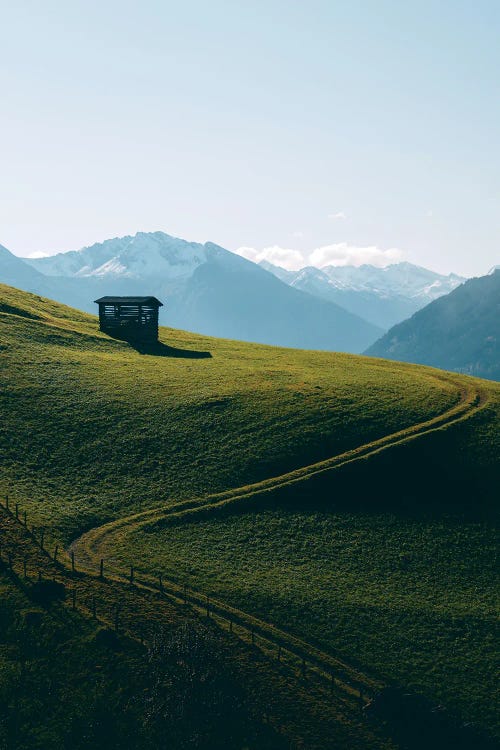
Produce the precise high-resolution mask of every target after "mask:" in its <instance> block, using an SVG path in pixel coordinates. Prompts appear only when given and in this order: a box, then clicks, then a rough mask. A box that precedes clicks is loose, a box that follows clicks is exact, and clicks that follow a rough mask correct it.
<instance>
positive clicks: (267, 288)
mask: <svg viewBox="0 0 500 750" xmlns="http://www.w3.org/2000/svg"><path fill="white" fill-rule="evenodd" d="M16 260H17V261H18V262H19V263H20V264H21V265H22V266H25V267H27V268H29V269H30V270H31V271H32V272H33V273H36V272H38V274H39V276H40V277H41V278H42V279H45V282H46V284H47V286H48V287H49V288H50V289H51V290H52V291H51V293H49V294H47V296H52V297H53V298H54V299H57V300H60V301H64V302H66V303H68V296H70V297H71V299H70V301H69V303H70V304H73V305H75V306H78V307H80V308H81V309H84V310H87V311H88V312H94V313H95V312H96V307H95V304H94V303H93V300H95V299H96V298H97V297H101V296H103V295H105V294H111V295H143V294H144V295H151V294H152V295H154V296H156V297H158V298H159V299H160V300H162V302H164V303H165V307H163V308H162V310H161V323H162V324H163V325H170V326H173V327H177V328H185V329H188V330H192V331H197V332H199V333H204V334H208V335H213V336H220V337H225V338H235V339H241V340H244V341H256V342H260V343H265V344H275V345H281V346H292V347H298V348H306V349H326V350H338V351H349V352H360V351H363V349H365V348H366V347H367V346H369V345H370V344H371V343H373V342H374V341H375V340H376V339H377V338H378V337H379V336H380V335H381V333H383V330H382V329H381V328H379V327H378V326H376V325H374V324H373V323H371V322H368V321H366V320H363V319H362V318H360V317H359V316H357V315H355V314H352V313H350V312H348V311H347V310H345V309H344V308H343V307H340V306H339V305H337V304H335V303H334V302H333V301H327V300H323V299H318V297H317V296H313V295H310V294H307V293H305V292H303V291H301V290H299V289H294V288H293V287H291V286H289V285H288V284H285V283H283V282H282V281H280V280H279V279H277V278H276V277H275V276H274V275H273V274H270V273H268V272H267V271H265V270H264V269H262V268H260V267H259V266H258V265H256V264H255V263H252V262H251V261H248V260H246V259H245V258H242V257H241V256H239V255H236V254H234V253H231V252H229V251H228V250H225V249H224V248H222V247H219V246H218V245H215V244H213V243H210V242H206V243H205V244H200V243H196V242H186V241H185V240H182V239H178V238H176V237H171V236H169V235H167V234H165V233H163V232H152V233H145V232H139V233H137V234H136V235H135V236H134V237H121V238H115V239H112V240H106V241H105V242H102V243H97V244H95V245H92V246H90V247H85V248H83V249H82V250H77V251H72V252H68V253H59V254H57V255H54V256H49V257H43V258H30V259H24V260H25V261H26V262H24V261H21V259H19V258H18V259H16ZM27 264H29V266H28V265H27ZM35 269H36V270H35ZM20 275H22V274H20ZM0 281H2V277H1V274H0ZM9 283H11V284H13V285H14V286H16V283H15V281H14V280H12V279H11V280H10V281H9ZM17 286H20V288H25V287H23V285H22V284H21V283H19V284H17ZM67 290H70V294H68V292H67ZM38 293H39V294H43V293H44V292H43V291H41V290H40V291H38ZM63 297H64V298H63ZM82 300H84V301H83V303H82Z"/></svg>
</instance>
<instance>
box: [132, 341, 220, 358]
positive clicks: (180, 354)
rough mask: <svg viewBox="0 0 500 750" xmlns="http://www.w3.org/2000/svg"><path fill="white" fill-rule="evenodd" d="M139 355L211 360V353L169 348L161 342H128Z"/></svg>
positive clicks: (174, 347)
mask: <svg viewBox="0 0 500 750" xmlns="http://www.w3.org/2000/svg"><path fill="white" fill-rule="evenodd" d="M127 343H128V344H130V346H131V347H132V348H133V349H135V350H136V351H137V352H139V354H145V355H149V356H150V357H172V358H173V359H211V358H212V354H211V353H210V352H203V351H197V350H196V349H179V348H178V347H176V346H168V345H167V344H163V343H162V342H161V341H149V342H148V341H130V340H128V342H127Z"/></svg>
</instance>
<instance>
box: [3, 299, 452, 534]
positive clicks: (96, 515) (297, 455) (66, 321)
mask: <svg viewBox="0 0 500 750" xmlns="http://www.w3.org/2000/svg"><path fill="white" fill-rule="evenodd" d="M0 300H1V301H2V302H1V305H0V346H1V350H0V352H1V354H0V368H1V370H0V378H1V381H2V389H1V391H0V411H1V413H2V417H3V418H2V423H1V425H0V450H1V453H2V473H1V478H0V482H1V484H0V492H2V493H4V494H6V493H8V494H10V496H11V498H12V499H13V500H18V501H20V502H22V504H23V506H24V507H28V509H29V513H30V517H31V519H32V521H33V522H36V523H44V524H46V525H48V526H53V527H55V528H56V530H57V531H58V532H59V533H60V534H63V535H64V536H65V538H69V537H71V536H73V535H76V534H77V533H79V532H80V531H82V530H84V529H86V528H89V527H91V526H93V525H96V524H97V523H100V522H103V521H104V520H107V519H111V518H114V517H117V516H120V515H126V514H127V513H130V512H132V511H134V510H140V509H144V508H148V507H154V506H156V505H159V504H162V503H169V502H174V501H177V500H179V499H183V498H191V497H195V496H203V495H205V494H207V493H209V492H217V491H221V490H225V489H228V488H231V487H238V486H240V485H242V484H247V483H250V482H254V481H257V480H259V479H263V478H266V477H268V476H274V475H277V474H281V473H283V472H285V471H288V470H291V469H294V468H297V467H300V466H303V465H305V464H309V463H312V462H313V461H318V460H321V459H323V458H327V457H329V456H331V455H335V454H336V453H339V452H341V451H343V450H346V449H348V448H352V447H356V446H357V445H360V444H363V443H366V442H368V441H370V440H373V439H375V438H378V437H381V436H383V435H385V434H387V433H389V432H393V431H395V430H397V429H401V428H403V427H406V426H408V425H411V424H413V423H415V422H419V421H422V420H424V419H427V418H429V417H430V416H433V415H435V414H438V413H440V412H442V411H443V410H445V409H446V408H447V407H449V406H451V405H452V404H453V403H455V402H456V400H457V390H456V388H455V387H453V386H452V385H450V384H447V383H445V382H443V381H440V380H437V379H436V378H435V377H434V375H433V373H432V371H430V370H425V369H423V368H416V367H413V366H411V365H395V364H394V363H385V362H382V361H376V360H368V359H365V358H360V357H355V356H350V355H342V354H328V353H324V352H304V351H294V350H289V349H277V348H272V347H266V346H258V345H250V344H242V343H239V342H234V341H222V340H217V339H208V338H204V337H200V336H197V335H195V334H189V333H184V332H181V331H175V330H169V329H162V332H161V338H162V340H163V341H164V342H165V343H167V344H168V345H170V346H172V347H177V348H179V349H183V350H191V351H210V353H211V354H212V357H211V358H210V359H191V358H183V357H154V356H148V355H141V354H139V353H138V352H137V351H135V350H134V349H133V348H131V347H130V346H129V345H127V344H125V343H122V342H118V341H114V340H111V339H109V338H108V337H106V336H104V335H102V334H100V333H99V331H98V330H97V322H96V319H95V318H93V317H91V316H88V315H85V314H83V313H78V312H76V311H73V310H71V309H69V308H65V307H64V306H62V305H58V304H57V303H53V302H50V301H48V300H43V299H41V298H38V297H35V296H33V295H29V294H26V293H22V292H19V291H17V290H14V289H12V288H9V287H5V286H2V287H0ZM2 309H3V310H4V311H5V312H3V313H2V312H1V311H2ZM28 316H30V317H28Z"/></svg>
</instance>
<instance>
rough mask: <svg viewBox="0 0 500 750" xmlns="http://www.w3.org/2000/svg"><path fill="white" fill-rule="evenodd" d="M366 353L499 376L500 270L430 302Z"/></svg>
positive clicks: (471, 281)
mask: <svg viewBox="0 0 500 750" xmlns="http://www.w3.org/2000/svg"><path fill="white" fill-rule="evenodd" d="M366 354H368V355H370V356H373V357H385V358H386V359H398V360H403V361H405V362H416V363H417V364H424V365H433V366H434V367H441V368H444V369H446V370H456V371H458V372H464V373H468V374H469V375H477V376H479V377H483V378H491V379H492V380H500V270H496V269H492V271H491V272H490V273H489V274H488V275H487V276H481V277H480V278H477V279H470V281H467V282H465V284H462V285H461V286H459V287H458V288H457V289H455V290H454V291H453V292H451V293H450V294H448V295H446V296H445V297H441V298H440V299H438V300H436V301H435V302H432V303H431V304H430V305H427V307H424V309H423V310H420V311H419V312H417V313H415V315H413V317H411V318H410V319H409V320H406V321H405V322H404V323H400V324H399V325H397V326H394V328H391V330H390V331H389V332H388V333H386V334H385V336H383V337H382V338H381V339H380V340H379V341H377V342H376V343H375V344H373V346H371V347H370V348H369V349H368V350H367V351H366Z"/></svg>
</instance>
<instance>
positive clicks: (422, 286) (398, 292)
mask: <svg viewBox="0 0 500 750" xmlns="http://www.w3.org/2000/svg"><path fill="white" fill-rule="evenodd" d="M260 265H261V266H262V267H263V268H265V269H266V270H268V271H270V272H271V273H273V274H274V275H275V276H277V277H278V278H279V279H281V280H282V281H284V282H285V283H287V284H289V285H290V286H292V287H294V288H295V289H301V290H302V291H305V292H308V293H309V294H314V295H315V296H317V297H321V298H322V299H326V300H329V301H330V302H335V303H336V304H338V305H340V306H341V307H344V308H345V309H346V310H349V311H350V312H352V313H354V314H355V315H359V316H360V317H362V318H365V319H366V320H370V321H371V322H372V323H375V325H378V326H380V327H381V328H390V327H391V326H393V325H394V324H395V323H399V322H400V321H402V320H405V319H406V318H408V317H409V316H410V315H413V313H414V312H416V311H417V310H420V309H421V308H422V307H424V306H425V305H427V304H428V303H429V302H432V301H433V300H435V299H437V298H438V297H441V296H442V295H444V294H448V293H449V292H451V291H452V290H453V289H455V288H456V287H457V286H458V285H459V284H461V283H462V282H463V281H464V279H463V278H462V277H460V276H457V275H456V274H450V275H449V276H443V275H441V274H438V273H435V272H434V271H429V270H428V269H426V268H421V267H420V266H415V265H413V264H412V263H395V264H393V265H390V266H387V267H386V268H377V267H376V266H370V265H363V266H359V267H357V266H326V267H325V268H322V269H318V268H314V267H313V266H307V267H306V268H302V269H301V270H300V271H287V270H285V269H283V268H279V267H278V266H273V265H272V264H271V263H267V262H266V261H262V262H261V264H260Z"/></svg>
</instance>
